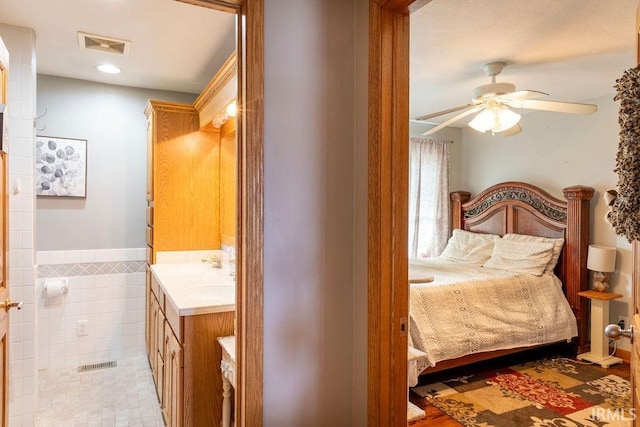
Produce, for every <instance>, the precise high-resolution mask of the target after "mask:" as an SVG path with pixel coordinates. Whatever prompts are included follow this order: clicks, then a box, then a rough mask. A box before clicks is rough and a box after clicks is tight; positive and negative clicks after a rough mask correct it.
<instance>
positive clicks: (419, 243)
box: [409, 138, 452, 258]
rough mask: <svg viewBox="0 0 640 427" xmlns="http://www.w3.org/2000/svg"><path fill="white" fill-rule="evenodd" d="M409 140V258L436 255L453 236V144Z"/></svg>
mask: <svg viewBox="0 0 640 427" xmlns="http://www.w3.org/2000/svg"><path fill="white" fill-rule="evenodd" d="M451 143H452V141H444V140H435V139H426V138H411V139H410V141H409V146H410V148H409V150H410V151H409V258H423V257H436V256H438V255H440V253H441V252H442V251H443V250H444V248H445V246H446V244H447V240H448V238H449V227H450V223H451V218H450V217H451V215H450V213H449V212H450V208H449V144H451Z"/></svg>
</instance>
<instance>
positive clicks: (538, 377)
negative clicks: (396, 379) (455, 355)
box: [411, 358, 635, 427]
mask: <svg viewBox="0 0 640 427" xmlns="http://www.w3.org/2000/svg"><path fill="white" fill-rule="evenodd" d="M411 390H412V392H413V393H416V394H417V395H419V396H421V397H422V398H424V399H425V400H426V401H427V402H428V403H430V404H432V405H433V406H435V407H436V408H438V409H440V410H441V411H443V412H445V413H447V414H448V415H449V416H451V417H452V418H454V419H455V420H457V421H458V422H459V423H461V424H462V425H464V426H478V427H480V426H481V427H492V426H493V427H527V426H532V427H582V426H589V427H605V426H611V427H618V426H624V427H628V426H630V425H631V420H632V419H633V418H634V417H635V414H634V411H633V409H629V408H630V407H631V398H630V391H629V381H627V380H625V379H623V378H621V377H619V376H617V375H612V374H607V372H603V371H602V370H598V369H595V368H593V367H591V366H589V365H584V364H581V363H580V362H577V361H574V360H570V359H565V358H551V359H543V360H537V361H535V362H529V363H524V364H521V365H516V366H511V367H509V368H503V369H497V370H491V371H486V372H482V373H480V374H476V375H462V376H459V377H456V378H448V379H443V380H440V381H439V382H434V383H432V384H427V385H421V386H418V387H415V388H412V389H411ZM412 400H413V399H412ZM414 403H415V402H414Z"/></svg>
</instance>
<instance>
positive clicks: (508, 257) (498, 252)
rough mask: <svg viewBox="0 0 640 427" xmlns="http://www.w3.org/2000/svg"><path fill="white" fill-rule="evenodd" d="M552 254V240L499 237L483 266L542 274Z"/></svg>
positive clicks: (536, 274)
mask: <svg viewBox="0 0 640 427" xmlns="http://www.w3.org/2000/svg"><path fill="white" fill-rule="evenodd" d="M552 255H553V243H552V242H533V241H532V242H523V241H519V240H508V239H507V240H504V239H499V240H496V242H495V245H494V247H493V253H492V254H491V258H489V260H488V261H487V262H485V263H484V265H483V267H487V268H495V269H497V270H507V271H513V272H516V273H527V274H533V275H535V276H542V274H543V273H544V271H545V268H546V267H547V264H549V260H550V259H551V257H552Z"/></svg>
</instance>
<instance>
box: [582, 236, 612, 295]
mask: <svg viewBox="0 0 640 427" xmlns="http://www.w3.org/2000/svg"><path fill="white" fill-rule="evenodd" d="M587 268H588V269H589V270H591V271H593V272H594V274H593V290H595V291H599V292H605V291H606V290H607V289H608V288H609V283H607V273H611V272H612V271H614V270H615V269H616V248H612V247H610V246H601V245H589V251H588V252H587Z"/></svg>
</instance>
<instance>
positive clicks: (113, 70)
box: [96, 64, 122, 74]
mask: <svg viewBox="0 0 640 427" xmlns="http://www.w3.org/2000/svg"><path fill="white" fill-rule="evenodd" d="M96 68H97V69H98V70H100V71H102V72H103V73H109V74H118V73H119V72H120V71H122V70H121V69H120V68H118V67H116V66H115V65H111V64H100V65H96Z"/></svg>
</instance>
